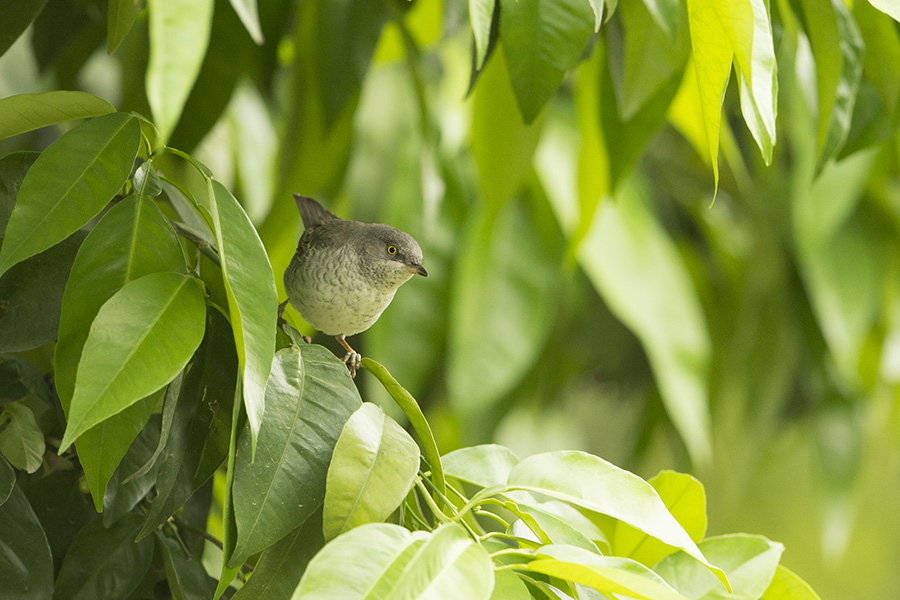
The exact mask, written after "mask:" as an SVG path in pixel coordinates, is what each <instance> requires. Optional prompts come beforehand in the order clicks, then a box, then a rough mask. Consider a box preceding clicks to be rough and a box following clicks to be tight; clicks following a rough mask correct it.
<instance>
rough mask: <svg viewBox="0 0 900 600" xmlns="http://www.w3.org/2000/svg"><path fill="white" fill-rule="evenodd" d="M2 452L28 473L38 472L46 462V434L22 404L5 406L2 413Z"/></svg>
mask: <svg viewBox="0 0 900 600" xmlns="http://www.w3.org/2000/svg"><path fill="white" fill-rule="evenodd" d="M0 452H2V453H3V455H4V456H5V457H6V458H7V460H9V462H10V463H12V465H13V466H14V467H15V468H17V469H22V470H23V471H27V472H28V473H34V472H35V471H37V470H38V469H39V468H40V466H41V463H42V462H43V460H44V434H43V432H41V429H40V427H38V424H37V421H35V419H34V413H33V412H31V409H30V408H28V407H27V406H25V405H24V404H23V403H22V402H10V403H9V404H4V405H3V410H2V411H0Z"/></svg>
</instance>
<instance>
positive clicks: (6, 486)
mask: <svg viewBox="0 0 900 600" xmlns="http://www.w3.org/2000/svg"><path fill="white" fill-rule="evenodd" d="M15 487H16V472H15V470H14V469H13V468H12V465H10V464H9V461H8V460H6V459H5V458H3V457H2V456H0V506H2V505H3V503H4V502H6V501H7V500H8V499H9V495H10V494H12V491H13V488H15Z"/></svg>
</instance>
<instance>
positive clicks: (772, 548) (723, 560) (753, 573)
mask: <svg viewBox="0 0 900 600" xmlns="http://www.w3.org/2000/svg"><path fill="white" fill-rule="evenodd" d="M700 549H701V550H702V551H703V554H704V555H705V556H707V557H708V558H709V560H710V561H712V562H714V563H715V564H716V565H718V566H719V567H720V568H721V569H722V570H724V571H725V574H726V575H727V576H728V581H729V583H731V588H732V590H733V592H732V593H729V591H727V590H726V589H725V587H724V586H723V585H722V582H720V581H719V580H718V579H716V578H715V577H714V576H713V575H712V574H711V573H710V572H709V571H708V570H706V569H704V568H703V567H701V566H700V565H698V564H697V563H696V562H694V561H693V560H691V559H690V558H688V557H687V555H685V554H684V553H682V552H678V553H676V554H670V555H669V556H667V557H666V558H664V559H663V560H662V561H660V563H659V564H658V565H656V567H655V568H654V570H655V571H656V572H657V573H658V574H659V575H660V576H662V578H663V579H665V580H666V581H668V582H669V583H670V584H671V585H673V586H674V587H675V588H676V589H678V590H679V591H680V592H681V593H682V594H684V595H685V596H688V597H689V598H697V599H700V598H702V599H703V600H719V599H721V600H724V599H725V598H732V599H735V600H750V599H752V598H759V597H760V596H762V594H763V592H765V591H766V588H768V587H769V583H770V582H771V581H772V578H773V576H774V575H775V570H776V568H777V567H778V561H779V560H781V553H782V552H783V551H784V546H782V545H781V544H779V543H778V542H772V541H769V540H767V539H766V538H764V537H762V536H758V535H749V534H746V533H738V534H732V535H725V536H720V537H715V538H709V539H707V540H705V541H703V542H700Z"/></svg>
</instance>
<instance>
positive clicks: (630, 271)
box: [578, 181, 711, 464]
mask: <svg viewBox="0 0 900 600" xmlns="http://www.w3.org/2000/svg"><path fill="white" fill-rule="evenodd" d="M620 190H621V193H620V194H619V195H618V196H617V198H616V200H608V201H606V202H604V203H603V204H601V206H600V207H599V209H598V213H597V216H596V218H595V220H594V223H593V225H592V226H591V229H590V231H589V232H588V234H587V236H586V237H585V240H584V242H583V243H582V244H581V246H580V248H579V253H578V259H579V262H580V264H581V266H582V267H583V268H584V270H585V272H586V273H587V276H588V278H589V279H590V280H591V282H592V283H593V284H594V287H596V288H597V291H598V292H600V294H601V295H602V296H603V298H604V300H605V301H606V303H607V304H608V305H609V307H610V309H611V310H612V312H613V314H615V315H616V316H617V317H618V318H619V319H620V320H621V321H622V322H623V323H625V324H626V325H627V326H628V327H629V328H630V329H631V330H632V331H634V332H635V334H636V335H637V336H638V338H640V340H641V343H642V344H643V346H644V348H645V349H646V352H647V355H648V358H649V359H650V365H651V367H652V368H653V373H654V376H655V377H656V381H657V385H658V386H659V389H660V393H661V395H662V399H663V403H664V404H665V406H666V410H667V411H668V413H669V416H670V417H671V419H672V422H673V423H674V424H675V427H676V429H677V430H678V432H679V434H680V435H681V438H682V440H684V443H685V445H686V446H687V449H688V451H689V453H690V455H691V458H692V459H693V460H694V461H696V462H697V463H699V464H704V463H707V462H708V461H709V460H710V453H711V449H710V424H709V409H708V406H707V397H708V393H709V392H708V388H707V370H708V368H709V366H708V365H709V353H710V342H709V336H708V333H707V328H706V323H705V321H704V318H703V312H702V310H701V307H700V301H699V299H698V298H697V293H696V291H695V289H694V286H693V283H692V282H691V280H690V276H689V275H688V273H687V269H686V268H685V265H684V263H683V262H682V260H681V257H680V256H679V254H678V251H677V249H676V248H675V246H674V243H673V242H672V240H671V239H670V238H669V237H668V236H667V235H666V233H665V231H664V230H663V229H662V227H661V226H660V225H659V224H658V223H657V222H656V219H655V218H654V216H653V214H652V213H651V212H650V211H649V210H648V209H647V208H646V206H645V205H644V203H643V200H642V198H641V197H640V196H639V194H638V192H637V190H636V189H635V188H634V187H633V186H632V185H628V182H627V181H626V182H624V183H623V185H622V187H621V188H620Z"/></svg>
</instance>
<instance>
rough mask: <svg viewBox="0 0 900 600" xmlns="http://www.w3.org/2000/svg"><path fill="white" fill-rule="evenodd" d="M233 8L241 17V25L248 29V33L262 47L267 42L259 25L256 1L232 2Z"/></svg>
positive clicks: (234, 0) (236, 0) (240, 0)
mask: <svg viewBox="0 0 900 600" xmlns="http://www.w3.org/2000/svg"><path fill="white" fill-rule="evenodd" d="M231 7H232V8H233V9H234V12H236V13H237V16H238V17H240V19H241V23H243V24H244V27H246V28H247V33H249V34H250V37H252V38H253V41H254V42H256V43H257V44H258V45H262V43H263V42H264V41H265V40H264V39H263V33H262V27H260V24H259V9H258V8H257V6H256V0H231Z"/></svg>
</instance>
